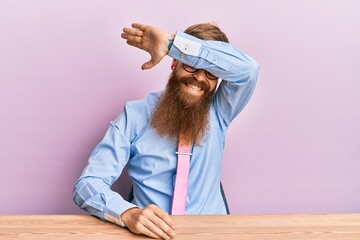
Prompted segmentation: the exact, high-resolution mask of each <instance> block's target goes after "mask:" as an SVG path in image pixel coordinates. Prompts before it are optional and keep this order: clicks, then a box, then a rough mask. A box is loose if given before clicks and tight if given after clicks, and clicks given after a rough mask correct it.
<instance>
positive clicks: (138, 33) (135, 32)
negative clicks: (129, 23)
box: [123, 27, 143, 37]
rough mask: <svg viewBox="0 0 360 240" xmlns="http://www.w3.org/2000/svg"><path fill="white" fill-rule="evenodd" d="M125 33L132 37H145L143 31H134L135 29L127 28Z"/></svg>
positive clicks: (124, 30)
mask: <svg viewBox="0 0 360 240" xmlns="http://www.w3.org/2000/svg"><path fill="white" fill-rule="evenodd" d="M123 32H124V33H127V34H130V35H133V36H138V37H141V36H142V35H143V31H141V30H139V29H134V28H127V27H125V28H124V29H123Z"/></svg>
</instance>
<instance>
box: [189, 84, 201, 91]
mask: <svg viewBox="0 0 360 240" xmlns="http://www.w3.org/2000/svg"><path fill="white" fill-rule="evenodd" d="M188 87H189V88H191V89H194V90H196V91H200V90H201V88H199V87H198V86H194V85H188Z"/></svg>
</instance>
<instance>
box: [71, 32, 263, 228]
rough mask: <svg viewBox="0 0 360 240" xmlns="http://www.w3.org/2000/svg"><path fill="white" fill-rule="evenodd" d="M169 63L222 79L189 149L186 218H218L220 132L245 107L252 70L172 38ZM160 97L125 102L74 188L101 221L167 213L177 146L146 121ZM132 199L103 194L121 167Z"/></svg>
mask: <svg viewBox="0 0 360 240" xmlns="http://www.w3.org/2000/svg"><path fill="white" fill-rule="evenodd" d="M168 55H169V56H171V57H173V58H175V59H177V60H179V61H180V62H183V63H185V64H187V65H190V66H193V67H195V68H198V69H206V70H207V71H209V72H210V73H212V74H214V75H216V76H218V77H220V78H221V79H223V80H222V81H221V83H220V85H219V87H218V89H217V91H216V92H215V94H214V97H213V100H212V104H211V107H210V114H209V119H210V127H209V132H208V135H207V137H206V138H205V140H204V141H203V142H202V143H201V145H200V146H194V147H193V148H192V156H191V162H190V173H189V182H188V193H187V198H186V214H226V209H225V204H224V200H223V198H222V194H221V191H220V187H219V186H220V173H221V162H222V155H223V149H224V144H225V135H226V130H227V128H228V126H229V124H230V122H231V121H232V120H233V119H234V118H235V116H236V115H237V114H238V113H239V112H240V111H241V110H242V109H243V108H244V106H245V105H246V103H247V102H248V101H249V98H250V96H251V95H252V92H253V90H254V87H255V83H256V79H257V75H258V69H259V67H258V65H257V63H256V62H255V61H254V60H253V59H252V58H250V57H249V56H247V55H246V54H244V53H243V52H241V51H240V50H238V49H236V48H234V47H233V46H232V45H230V44H228V43H225V42H219V41H205V40H200V39H198V38H195V37H193V36H190V35H188V34H185V33H182V32H177V33H176V35H175V39H174V42H173V45H172V46H171V48H170V50H169V53H168ZM160 95H161V93H151V94H149V95H148V96H147V97H146V98H145V99H143V100H139V101H131V102H127V103H126V104H125V107H124V111H123V112H122V113H121V114H120V115H119V116H118V117H117V118H116V119H115V120H114V121H112V122H111V124H110V127H109V129H108V131H107V132H106V134H105V137H104V138H103V140H102V141H101V142H100V143H99V144H98V145H97V146H96V148H95V149H94V151H93V152H92V154H91V156H90V158H89V161H88V163H87V165H86V167H85V169H84V171H83V173H82V175H81V177H80V178H79V180H78V182H77V183H76V185H75V187H74V195H73V197H74V201H75V202H76V204H78V205H79V206H80V207H81V208H82V209H84V210H86V211H88V212H89V213H90V214H93V215H95V216H98V217H100V218H102V219H106V220H108V221H112V222H115V223H119V222H118V219H119V216H120V215H121V214H122V213H123V212H124V211H125V210H127V209H129V208H131V207H140V208H142V207H145V206H147V205H149V204H156V205H157V206H158V207H160V208H161V209H162V210H164V211H166V212H170V208H171V200H172V194H173V190H174V181H175V177H176V165H177V155H176V154H175V152H176V151H177V142H173V141H170V140H168V139H166V138H163V137H160V136H159V135H158V134H157V133H156V131H155V130H154V129H153V128H152V127H151V126H150V124H149V121H148V120H149V118H150V116H151V114H152V112H153V111H154V108H155V106H156V104H157V102H158V101H159V97H160ZM125 166H126V169H127V171H128V174H129V176H130V178H131V180H132V183H133V190H134V199H133V201H132V202H131V203H130V202H127V201H126V200H124V199H123V198H122V197H121V196H120V195H119V194H118V193H116V192H114V191H112V190H111V189H110V187H111V185H112V184H113V183H114V182H115V181H116V180H117V179H118V177H119V176H120V174H121V172H122V171H123V169H124V168H125Z"/></svg>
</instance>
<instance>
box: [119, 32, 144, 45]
mask: <svg viewBox="0 0 360 240" xmlns="http://www.w3.org/2000/svg"><path fill="white" fill-rule="evenodd" d="M121 36H122V37H123V38H124V39H127V40H128V41H131V42H135V43H140V42H141V40H142V37H135V36H130V35H126V34H124V35H121Z"/></svg>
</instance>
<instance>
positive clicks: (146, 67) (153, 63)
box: [141, 58, 162, 70]
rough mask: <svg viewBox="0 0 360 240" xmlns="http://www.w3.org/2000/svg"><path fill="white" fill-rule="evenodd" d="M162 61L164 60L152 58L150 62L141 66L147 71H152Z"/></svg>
mask: <svg viewBox="0 0 360 240" xmlns="http://www.w3.org/2000/svg"><path fill="white" fill-rule="evenodd" d="M161 59H162V58H159V59H155V58H151V59H150V61H148V62H146V63H144V64H143V65H142V66H141V69H142V70H146V69H150V68H152V67H154V66H155V65H156V64H158V63H159V62H160V61H161Z"/></svg>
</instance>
